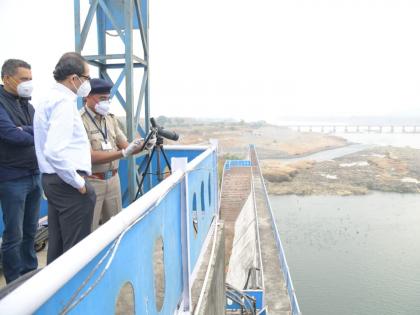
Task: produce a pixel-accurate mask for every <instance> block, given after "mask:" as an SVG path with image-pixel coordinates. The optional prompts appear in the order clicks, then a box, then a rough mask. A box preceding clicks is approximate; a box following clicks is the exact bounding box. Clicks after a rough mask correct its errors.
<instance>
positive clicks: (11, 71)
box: [1, 59, 31, 79]
mask: <svg viewBox="0 0 420 315" xmlns="http://www.w3.org/2000/svg"><path fill="white" fill-rule="evenodd" d="M17 68H26V69H29V70H31V65H30V64H29V63H27V62H26V61H23V60H20V59H7V60H6V61H5V62H4V63H3V66H2V67H1V78H2V79H3V78H4V77H5V76H6V75H9V76H12V75H15V74H16V71H17Z"/></svg>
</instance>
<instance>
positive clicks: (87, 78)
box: [80, 74, 91, 81]
mask: <svg viewBox="0 0 420 315" xmlns="http://www.w3.org/2000/svg"><path fill="white" fill-rule="evenodd" d="M80 77H82V78H84V79H86V80H88V81H90V79H91V78H90V76H88V75H83V74H81V75H80Z"/></svg>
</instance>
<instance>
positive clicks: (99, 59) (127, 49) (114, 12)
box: [74, 0, 150, 202]
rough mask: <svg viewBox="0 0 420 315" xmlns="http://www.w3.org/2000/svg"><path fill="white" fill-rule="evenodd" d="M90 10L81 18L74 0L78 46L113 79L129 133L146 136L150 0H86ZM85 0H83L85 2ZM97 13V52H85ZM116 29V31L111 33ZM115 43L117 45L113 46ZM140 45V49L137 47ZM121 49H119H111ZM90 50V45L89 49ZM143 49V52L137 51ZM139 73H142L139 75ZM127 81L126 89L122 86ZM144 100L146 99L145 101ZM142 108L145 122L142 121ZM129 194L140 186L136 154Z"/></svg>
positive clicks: (130, 170)
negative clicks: (114, 74)
mask: <svg viewBox="0 0 420 315" xmlns="http://www.w3.org/2000/svg"><path fill="white" fill-rule="evenodd" d="M83 2H86V5H88V7H89V8H88V11H87V14H86V18H85V19H84V21H83V22H82V21H81V3H80V0H74V21H75V46H76V51H77V52H79V53H80V54H82V55H83V56H84V57H85V59H86V60H87V61H88V63H89V64H91V65H93V66H96V67H97V68H98V71H99V76H100V77H101V78H103V79H106V80H109V81H111V82H113V84H114V87H113V88H112V90H111V97H113V96H115V97H116V98H117V99H118V101H119V103H120V104H121V105H122V107H123V108H124V110H125V113H126V127H127V137H128V140H129V141H132V140H133V138H134V137H135V134H136V132H140V134H142V135H143V136H144V135H145V133H147V131H148V130H149V113H150V104H149V97H150V91H149V89H150V87H149V77H150V71H149V45H148V22H149V12H148V8H149V6H148V0H89V1H87V0H84V1H83ZM83 4H85V3H82V5H83ZM95 17H96V28H97V36H96V38H97V53H96V54H89V55H87V54H84V49H85V47H86V42H87V38H88V35H89V31H90V29H91V28H92V22H93V20H94V18H95ZM111 32H116V34H111ZM138 34H139V35H140V36H139V37H140V41H141V44H140V43H138V46H140V47H137V46H136V47H134V43H135V40H134V39H135V38H134V36H135V35H138ZM117 37H119V38H120V39H121V41H122V45H119V49H118V48H116V47H115V45H107V44H108V42H109V41H111V40H115V38H117ZM111 46H113V47H111ZM137 48H139V49H137ZM115 49H117V52H118V53H110V51H112V50H115ZM86 50H87V49H86ZM118 50H120V51H118ZM135 51H136V52H137V51H139V52H140V54H142V56H141V55H140V56H139V55H135V54H134V52H135ZM115 70H117V71H119V70H120V72H119V75H118V77H117V79H116V80H115V81H114V80H113V79H112V78H111V75H110V71H115ZM137 74H138V76H137ZM141 76H142V80H141V86H140V92H139V94H138V95H136V96H137V98H135V95H134V88H135V86H134V79H135V78H138V77H141ZM123 82H124V84H125V89H123V88H122V89H121V90H123V91H125V92H122V93H121V92H120V89H119V88H120V86H121V85H122V84H123ZM143 100H144V102H143ZM142 112H144V116H143V117H144V123H143V124H141V123H140V121H141V117H142ZM127 175H128V176H127V180H128V198H129V200H130V202H131V201H132V200H133V199H134V197H135V193H136V188H137V179H136V176H137V172H136V165H135V160H134V157H130V158H128V174H127Z"/></svg>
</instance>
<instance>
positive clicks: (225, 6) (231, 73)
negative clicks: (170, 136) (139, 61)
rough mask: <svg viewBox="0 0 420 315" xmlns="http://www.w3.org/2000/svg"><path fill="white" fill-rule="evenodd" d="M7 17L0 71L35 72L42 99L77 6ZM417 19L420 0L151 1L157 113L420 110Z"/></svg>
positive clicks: (21, 4) (262, 115) (65, 3)
mask: <svg viewBox="0 0 420 315" xmlns="http://www.w3.org/2000/svg"><path fill="white" fill-rule="evenodd" d="M82 2H83V1H82ZM85 2H86V3H87V2H88V0H86V1H85ZM38 12H39V13H38ZM0 14H1V18H0V28H1V30H2V36H1V37H2V45H1V49H0V63H3V62H4V60H5V59H7V58H22V59H24V60H26V61H28V62H29V63H31V64H32V66H33V76H34V79H35V83H36V93H35V94H34V101H35V102H36V100H37V98H39V96H40V95H42V94H43V93H45V91H47V90H48V87H49V86H50V85H51V82H53V81H52V75H51V73H52V70H53V68H54V66H55V64H56V62H57V60H58V58H59V57H60V56H61V54H62V53H63V52H66V51H71V50H74V31H73V25H74V22H73V0H43V1H33V0H19V1H17V0H0ZM419 16H420V1H418V0H318V1H315V0H311V1H310V0H293V1H292V0H287V1H286V0H284V1H283V0H258V1H250V0H212V1H204V0H201V1H200V0H180V1H174V0H150V54H151V57H150V62H151V112H152V115H153V116H158V115H167V116H194V117H233V118H238V119H246V120H257V119H265V120H268V121H275V120H279V119H281V118H282V117H283V116H284V115H357V114H359V115H372V114H373V115H380V114H395V113H417V112H418V113H420V19H419ZM94 41H95V40H94V39H93V41H92V42H94Z"/></svg>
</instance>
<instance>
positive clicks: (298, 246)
mask: <svg viewBox="0 0 420 315" xmlns="http://www.w3.org/2000/svg"><path fill="white" fill-rule="evenodd" d="M270 199H271V204H272V207H273V211H274V213H275V216H276V218H277V223H278V227H279V231H280V234H281V238H282V242H283V246H284V248H285V252H286V257H287V260H288V264H289V267H290V270H291V275H292V279H293V282H294V286H295V289H296V294H297V297H298V301H299V304H300V307H301V310H302V312H303V314H315V315H318V314H319V315H321V314H323V315H326V314H341V315H346V314H348V315H350V314H352V315H353V314H360V315H362V314H383V315H387V314H389V315H394V314H420V195H416V194H406V195H402V194H396V193H372V194H370V195H367V196H349V197H340V196H307V197H298V196H270Z"/></svg>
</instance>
